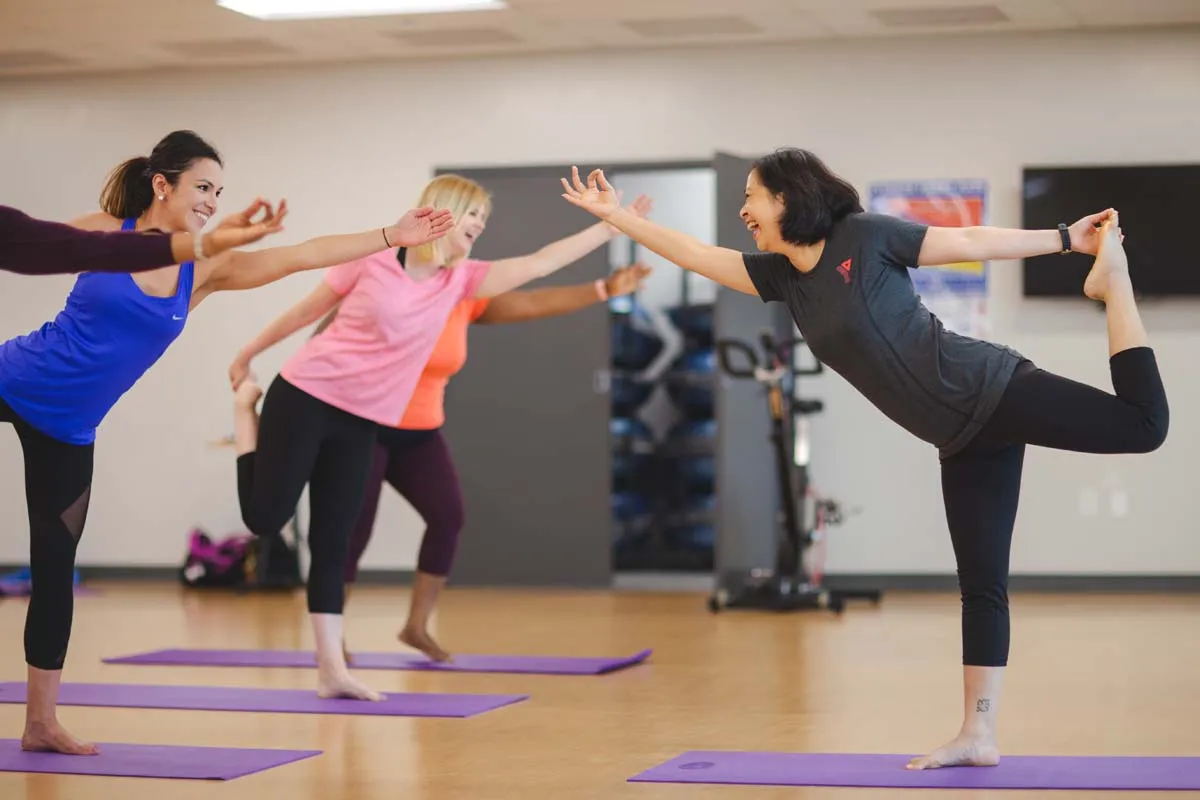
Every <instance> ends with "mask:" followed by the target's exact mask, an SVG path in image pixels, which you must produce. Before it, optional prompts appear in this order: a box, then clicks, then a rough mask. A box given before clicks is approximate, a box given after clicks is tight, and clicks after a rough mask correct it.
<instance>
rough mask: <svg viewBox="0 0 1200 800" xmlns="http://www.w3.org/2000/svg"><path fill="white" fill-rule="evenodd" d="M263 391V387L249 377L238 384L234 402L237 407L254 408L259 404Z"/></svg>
mask: <svg viewBox="0 0 1200 800" xmlns="http://www.w3.org/2000/svg"><path fill="white" fill-rule="evenodd" d="M262 393H263V391H262V387H261V386H259V385H258V384H257V383H255V382H254V381H252V380H251V379H250V378H247V379H246V380H244V381H242V382H241V384H239V385H238V388H237V391H236V392H234V394H233V404H234V406H235V407H236V408H254V407H255V406H256V405H258V398H260V397H262Z"/></svg>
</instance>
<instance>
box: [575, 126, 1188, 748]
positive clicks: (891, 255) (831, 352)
mask: <svg viewBox="0 0 1200 800" xmlns="http://www.w3.org/2000/svg"><path fill="white" fill-rule="evenodd" d="M563 186H564V188H565V189H566V192H565V193H564V195H563V196H564V197H565V198H566V199H567V200H568V201H570V202H571V203H574V204H575V205H577V206H580V207H581V208H585V209H587V210H588V211H590V212H592V213H593V214H595V215H596V216H597V217H599V218H601V219H603V220H605V221H607V222H608V223H609V224H610V225H613V226H614V227H616V228H618V229H620V230H621V231H623V232H624V233H626V234H628V235H629V236H630V238H632V239H633V240H635V241H637V242H639V243H640V244H642V246H644V247H646V248H648V249H650V250H652V251H654V252H655V253H658V254H659V255H661V256H663V257H664V258H666V259H667V260H669V261H672V262H674V263H675V264H678V265H679V266H681V267H683V268H685V269H688V270H692V271H694V272H697V273H699V274H701V275H705V276H707V277H709V278H711V279H712V280H714V281H717V282H718V283H721V284H723V285H724V286H727V287H729V288H731V289H736V290H738V291H741V292H745V293H746V294H750V295H758V296H759V297H761V298H762V300H763V301H764V302H771V301H775V302H782V303H785V304H786V305H787V307H788V309H789V311H790V312H791V315H792V318H793V319H794V320H795V322H796V325H797V326H798V327H799V329H800V332H801V333H802V335H803V336H804V338H805V339H806V340H807V342H808V344H809V347H810V348H811V349H812V351H813V354H814V355H815V356H816V357H817V358H819V359H820V360H821V361H823V362H824V363H825V364H826V365H828V366H829V367H830V368H831V369H833V370H834V371H836V372H837V373H839V374H840V375H842V376H843V377H845V379H846V380H847V381H848V382H849V383H851V384H852V385H853V386H855V387H856V388H857V389H858V390H859V391H860V392H861V393H862V394H863V395H864V396H865V397H866V398H867V399H868V400H869V401H870V402H872V403H873V404H874V405H875V406H876V407H877V408H878V409H879V410H880V411H881V412H883V413H884V414H885V415H887V416H888V417H889V418H890V419H892V420H893V421H895V422H896V423H897V424H899V425H901V426H902V427H904V428H905V429H906V430H908V431H909V432H911V433H912V434H914V435H915V436H917V437H919V438H920V439H922V440H924V441H926V442H929V443H930V444H932V445H934V446H935V447H937V448H938V450H939V455H940V460H941V473H942V492H943V500H944V503H945V508H946V518H947V522H948V523H949V529H950V540H951V543H952V545H953V549H954V554H955V558H956V561H957V565H958V580H959V586H960V590H961V595H962V660H963V684H964V687H963V688H964V719H963V724H962V727H961V729H960V731H959V733H958V735H957V736H956V737H955V738H954V739H953V740H951V741H950V742H949V743H947V744H945V745H944V746H942V747H939V748H938V749H936V750H935V751H933V752H932V753H930V754H928V755H926V756H923V757H920V758H915V759H913V760H912V762H911V763H910V764H909V767H910V768H911V769H927V768H931V767H942V766H950V765H993V764H996V763H998V761H999V759H1000V750H999V746H998V744H997V738H996V720H997V710H998V708H999V699H1000V687H1001V678H1002V676H1003V673H1004V667H1005V666H1006V665H1007V663H1008V650H1009V614H1008V593H1007V583H1008V563H1009V546H1010V543H1011V540H1012V531H1013V524H1014V522H1015V518H1016V512H1017V500H1018V496H1019V494H1020V483H1021V467H1022V462H1023V459H1024V454H1025V446H1026V445H1035V446H1041V447H1050V448H1056V449H1060V450H1071V451H1076V452H1083V453H1147V452H1150V451H1152V450H1155V449H1156V448H1158V447H1159V446H1160V445H1161V444H1162V443H1163V441H1164V439H1165V438H1166V435H1167V427H1168V409H1167V398H1166V394H1165V392H1164V389H1163V384H1162V380H1161V378H1160V376H1159V372H1158V366H1157V363H1156V359H1155V356H1154V351H1153V350H1151V349H1150V347H1149V345H1148V343H1147V336H1146V331H1145V329H1144V328H1143V327H1142V322H1141V319H1140V317H1139V314H1138V309H1137V306H1136V304H1135V302H1134V294H1133V286H1132V283H1131V281H1130V277H1129V268H1128V264H1127V262H1126V258H1125V252H1124V249H1123V247H1122V245H1121V239H1122V237H1121V234H1120V229H1119V227H1118V223H1117V213H1116V212H1115V211H1113V210H1111V209H1109V210H1107V211H1103V212H1100V213H1098V214H1093V215H1090V216H1087V217H1084V218H1083V219H1080V220H1079V221H1077V222H1075V223H1074V224H1073V225H1070V226H1069V227H1068V226H1066V225H1062V226H1060V228H1059V230H1045V231H1026V230H1008V229H1002V228H994V227H983V226H980V227H968V228H939V227H927V226H925V225H920V224H915V223H912V222H907V221H904V220H900V219H897V218H894V217H890V216H884V215H879V214H870V213H864V212H863V209H862V208H861V206H860V204H859V199H858V195H857V193H856V192H855V190H854V188H853V187H852V186H851V185H850V184H848V183H847V182H845V181H844V180H842V179H841V178H839V177H837V176H836V175H834V174H833V173H832V172H830V171H829V170H828V169H827V168H826V167H825V165H824V164H822V163H821V161H820V160H818V159H817V158H816V157H815V156H813V155H812V154H811V153H808V152H806V151H803V150H795V149H786V150H780V151H776V152H775V153H773V154H771V155H768V156H766V157H764V158H761V159H759V160H758V161H757V162H755V164H754V167H753V169H751V171H750V174H749V177H748V178H747V181H746V200H745V204H744V205H743V206H742V210H741V218H742V219H743V220H744V221H745V223H746V226H747V227H748V228H749V230H750V232H751V234H752V235H753V237H754V240H755V243H756V244H757V247H758V249H759V250H760V251H762V252H760V253H745V254H743V253H739V252H737V251H735V250H730V249H726V248H721V247H712V246H709V245H706V244H703V243H701V242H699V241H697V240H696V239H693V238H692V237H690V236H687V235H685V234H682V233H679V232H676V231H672V230H668V229H666V228H663V227H662V226H659V225H655V224H654V223H652V222H649V221H647V220H642V219H637V218H635V217H632V216H630V215H628V214H626V213H625V212H624V211H622V210H621V209H620V208H619V207H618V206H617V204H616V202H615V194H614V193H613V191H612V188H611V187H610V186H609V185H608V182H607V181H606V180H605V179H604V175H603V173H601V172H600V171H594V172H592V173H591V175H589V176H588V179H587V183H586V184H585V183H584V182H583V181H581V180H580V177H579V172H578V170H573V172H572V177H571V181H570V182H568V181H567V180H566V179H564V180H563ZM1098 226H1099V227H1098ZM1067 250H1074V251H1077V252H1083V253H1088V254H1091V255H1095V256H1096V260H1095V263H1094V264H1093V266H1092V269H1091V272H1090V273H1089V274H1088V276H1087V280H1086V282H1085V283H1084V286H1083V292H1084V294H1086V295H1087V296H1088V297H1090V298H1093V299H1095V300H1099V301H1102V302H1103V303H1104V304H1105V307H1106V314H1107V320H1108V344H1109V366H1110V371H1111V374H1112V383H1113V388H1114V390H1115V394H1109V393H1107V392H1104V391H1101V390H1100V389H1097V388H1093V387H1091V386H1087V385H1085V384H1082V383H1077V382H1075V381H1072V380H1070V379H1067V378H1063V377H1060V376H1058V375H1054V374H1051V373H1049V372H1046V371H1044V370H1042V369H1039V368H1038V367H1036V366H1034V364H1033V363H1031V362H1030V361H1029V360H1028V359H1026V358H1024V357H1023V356H1021V355H1020V354H1019V353H1017V352H1015V351H1013V350H1011V349H1009V348H1007V347H1002V346H998V345H994V344H991V343H989V342H983V341H978V340H975V339H970V338H967V337H965V336H960V335H957V334H955V333H953V332H951V331H948V330H945V329H944V328H943V327H942V324H941V322H940V321H939V320H938V319H937V318H936V317H935V316H934V315H933V314H931V313H930V312H929V311H928V310H927V309H926V308H925V307H924V306H923V305H922V304H921V302H920V300H919V298H918V297H917V295H916V293H915V292H914V290H913V286H912V281H911V278H910V277H909V274H908V270H907V267H917V266H925V265H938V264H950V263H956V262H963V261H987V260H990V259H1018V258H1027V257H1032V256H1037V255H1043V254H1052V253H1059V252H1064V251H1067ZM1045 268H1046V269H1053V267H1052V266H1046V267H1045Z"/></svg>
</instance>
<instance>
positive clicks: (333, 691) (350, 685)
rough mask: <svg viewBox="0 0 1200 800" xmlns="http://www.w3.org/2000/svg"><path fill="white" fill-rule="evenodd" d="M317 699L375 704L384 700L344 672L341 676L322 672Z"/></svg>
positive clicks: (318, 682)
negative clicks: (335, 698)
mask: <svg viewBox="0 0 1200 800" xmlns="http://www.w3.org/2000/svg"><path fill="white" fill-rule="evenodd" d="M317 697H321V698H324V699H326V700H328V699H330V698H334V697H346V698H349V699H351V700H371V701H373V702H378V701H379V700H382V699H383V695H381V694H380V693H379V692H377V691H375V690H374V689H370V688H367V686H365V685H363V684H361V683H359V682H358V681H356V680H355V679H354V678H353V677H352V676H351V675H350V673H349V672H343V673H341V674H340V675H328V674H325V673H323V672H322V673H321V674H320V675H319V676H318V677H317Z"/></svg>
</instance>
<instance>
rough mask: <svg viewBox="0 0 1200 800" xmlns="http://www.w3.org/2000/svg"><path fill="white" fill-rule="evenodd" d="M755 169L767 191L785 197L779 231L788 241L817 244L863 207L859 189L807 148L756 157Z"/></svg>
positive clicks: (784, 150)
mask: <svg viewBox="0 0 1200 800" xmlns="http://www.w3.org/2000/svg"><path fill="white" fill-rule="evenodd" d="M753 169H754V171H755V173H757V174H758V179H759V181H760V182H761V183H762V185H763V186H765V187H766V189H767V191H769V192H770V193H771V194H774V195H779V196H781V197H782V198H783V216H782V217H781V218H780V220H779V232H780V235H781V236H782V237H783V240H784V241H785V242H788V243H789V244H795V245H808V244H816V243H817V242H819V241H821V240H822V239H825V238H826V237H828V236H829V233H830V231H832V230H833V226H834V225H836V224H837V223H838V222H840V221H841V220H842V219H844V218H845V217H847V216H849V215H850V214H854V213H859V212H862V210H863V208H862V202H861V201H860V200H859V197H858V190H856V189H855V188H854V187H853V186H852V185H851V184H850V182H849V181H847V180H845V179H844V178H841V177H839V176H837V175H835V174H834V173H833V171H832V170H830V169H829V167H827V166H825V163H824V162H823V161H821V159H819V158H817V157H816V156H815V155H813V154H812V153H811V152H809V151H808V150H801V149H799V148H797V147H783V148H780V149H778V150H776V151H775V152H773V153H771V154H769V155H765V156H762V157H761V158H759V159H757V160H756V161H755V162H754V165H753Z"/></svg>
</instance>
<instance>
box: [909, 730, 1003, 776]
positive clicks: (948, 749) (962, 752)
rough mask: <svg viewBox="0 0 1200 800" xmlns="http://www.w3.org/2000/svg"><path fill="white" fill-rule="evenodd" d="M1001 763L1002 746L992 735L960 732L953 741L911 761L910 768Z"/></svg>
mask: <svg viewBox="0 0 1200 800" xmlns="http://www.w3.org/2000/svg"><path fill="white" fill-rule="evenodd" d="M999 763H1000V748H999V747H998V746H997V745H996V740H995V739H994V738H993V737H992V736H989V735H986V734H967V733H960V734H959V735H958V736H956V737H955V738H954V740H953V741H951V742H948V743H947V744H945V745H943V746H941V747H939V748H938V749H937V750H934V751H933V752H932V753H930V754H929V755H927V756H921V757H919V758H914V759H913V760H912V761H909V762H908V768H909V769H937V768H938V767H994V766H996V765H997V764H999Z"/></svg>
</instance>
